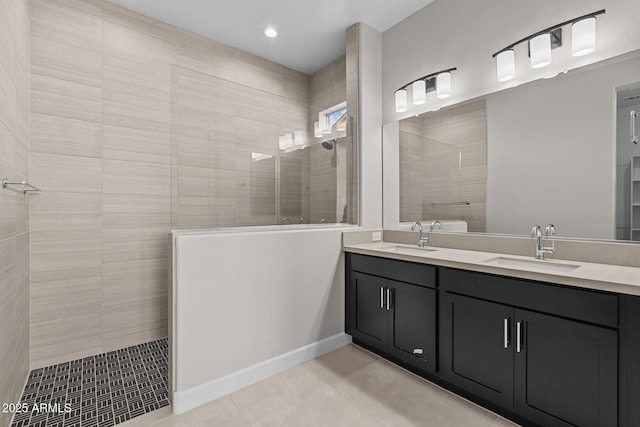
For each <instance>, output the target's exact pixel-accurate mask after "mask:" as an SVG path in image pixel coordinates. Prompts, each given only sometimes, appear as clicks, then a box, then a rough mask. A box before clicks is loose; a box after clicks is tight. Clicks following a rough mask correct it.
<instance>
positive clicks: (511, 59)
mask: <svg viewBox="0 0 640 427" xmlns="http://www.w3.org/2000/svg"><path fill="white" fill-rule="evenodd" d="M496 69H497V71H498V81H499V82H506V81H507V80H511V79H512V78H514V77H515V76H516V57H515V52H514V51H513V49H509V50H505V51H504V52H500V53H499V54H498V55H497V56H496Z"/></svg>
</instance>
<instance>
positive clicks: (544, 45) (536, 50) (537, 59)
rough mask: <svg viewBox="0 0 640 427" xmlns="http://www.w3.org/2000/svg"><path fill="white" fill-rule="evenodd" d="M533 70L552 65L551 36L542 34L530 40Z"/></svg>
mask: <svg viewBox="0 0 640 427" xmlns="http://www.w3.org/2000/svg"><path fill="white" fill-rule="evenodd" d="M529 55H530V56H531V68H542V67H546V66H547V65H549V64H551V34H550V33H545V34H540V35H539V36H536V37H534V38H532V39H531V40H529Z"/></svg>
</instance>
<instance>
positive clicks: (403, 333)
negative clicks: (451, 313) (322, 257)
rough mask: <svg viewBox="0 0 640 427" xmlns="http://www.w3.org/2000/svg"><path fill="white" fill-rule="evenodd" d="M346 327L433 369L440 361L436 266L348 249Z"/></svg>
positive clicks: (405, 360) (360, 337)
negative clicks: (437, 332)
mask: <svg viewBox="0 0 640 427" xmlns="http://www.w3.org/2000/svg"><path fill="white" fill-rule="evenodd" d="M347 265H348V268H347V271H348V277H347V295H346V298H347V312H346V323H347V325H346V330H347V333H349V334H351V335H352V336H353V338H354V340H356V341H359V342H361V343H363V344H366V345H368V346H370V347H372V348H374V349H377V350H379V351H381V352H383V353H386V354H389V355H391V356H393V357H394V358H395V359H396V360H399V361H401V362H402V363H405V364H408V365H411V366H412V367H414V368H417V369H420V370H422V371H425V372H428V373H434V372H435V363H436V291H435V283H436V270H435V268H434V267H430V266H425V265H421V264H414V263H409V262H403V261H395V260H390V259H384V258H376V257H369V256H364V255H356V254H347Z"/></svg>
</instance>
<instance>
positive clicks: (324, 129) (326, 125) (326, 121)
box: [322, 114, 332, 135]
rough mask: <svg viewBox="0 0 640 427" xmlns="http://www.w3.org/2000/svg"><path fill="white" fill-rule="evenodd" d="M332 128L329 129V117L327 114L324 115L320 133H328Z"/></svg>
mask: <svg viewBox="0 0 640 427" xmlns="http://www.w3.org/2000/svg"><path fill="white" fill-rule="evenodd" d="M331 131H332V129H331V117H329V115H328V114H327V115H326V116H324V123H323V125H322V133H324V134H325V135H329V134H330V133H331Z"/></svg>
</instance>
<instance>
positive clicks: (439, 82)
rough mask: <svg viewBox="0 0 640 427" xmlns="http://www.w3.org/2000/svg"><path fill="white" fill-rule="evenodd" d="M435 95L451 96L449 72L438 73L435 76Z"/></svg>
mask: <svg viewBox="0 0 640 427" xmlns="http://www.w3.org/2000/svg"><path fill="white" fill-rule="evenodd" d="M436 96H437V97H438V99H443V98H448V97H450V96H451V73H448V72H447V73H440V74H438V77H436Z"/></svg>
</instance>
